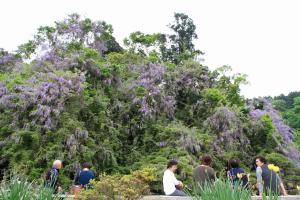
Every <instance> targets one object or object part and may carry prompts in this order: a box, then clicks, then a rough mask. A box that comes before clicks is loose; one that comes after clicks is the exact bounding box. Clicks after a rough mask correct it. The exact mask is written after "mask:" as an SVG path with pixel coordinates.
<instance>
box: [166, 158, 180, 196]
mask: <svg viewBox="0 0 300 200" xmlns="http://www.w3.org/2000/svg"><path fill="white" fill-rule="evenodd" d="M177 168H178V162H177V161H176V160H171V161H169V163H168V165H167V169H166V170H165V172H164V176H163V187H164V192H165V194H166V195H167V196H186V194H185V193H184V192H183V191H181V190H180V188H183V184H182V182H181V181H178V180H177V179H176V177H175V174H174V173H175V172H176V170H177Z"/></svg>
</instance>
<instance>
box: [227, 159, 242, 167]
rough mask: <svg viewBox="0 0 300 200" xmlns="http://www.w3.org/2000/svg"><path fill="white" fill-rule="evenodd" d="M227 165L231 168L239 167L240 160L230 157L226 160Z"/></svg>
mask: <svg viewBox="0 0 300 200" xmlns="http://www.w3.org/2000/svg"><path fill="white" fill-rule="evenodd" d="M228 167H229V168H230V169H231V168H238V167H240V161H239V160H238V159H236V158H231V159H230V160H229V161H228Z"/></svg>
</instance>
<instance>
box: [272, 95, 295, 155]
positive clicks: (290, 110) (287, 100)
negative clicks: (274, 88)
mask: <svg viewBox="0 0 300 200" xmlns="http://www.w3.org/2000/svg"><path fill="white" fill-rule="evenodd" d="M272 103H273V105H274V107H275V108H276V109H277V110H279V111H280V112H281V114H282V117H283V119H285V121H286V122H287V124H288V125H290V126H291V127H292V128H294V129H295V131H296V135H295V141H296V144H297V145H298V148H299V149H300V92H291V93H289V94H288V95H287V96H284V95H280V96H277V97H274V98H273V100H272Z"/></svg>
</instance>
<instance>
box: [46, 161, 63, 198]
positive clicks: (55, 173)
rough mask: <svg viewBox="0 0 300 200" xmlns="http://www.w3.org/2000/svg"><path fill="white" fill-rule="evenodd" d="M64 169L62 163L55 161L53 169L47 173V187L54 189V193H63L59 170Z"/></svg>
mask: <svg viewBox="0 0 300 200" xmlns="http://www.w3.org/2000/svg"><path fill="white" fill-rule="evenodd" d="M61 168H62V161H61V160H55V161H54V162H53V165H52V168H51V169H50V170H49V171H48V172H47V173H46V178H45V184H44V185H45V187H50V188H53V190H54V193H57V192H61V190H62V189H61V187H60V185H59V170H60V169H61Z"/></svg>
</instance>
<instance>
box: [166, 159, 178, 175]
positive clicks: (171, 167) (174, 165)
mask: <svg viewBox="0 0 300 200" xmlns="http://www.w3.org/2000/svg"><path fill="white" fill-rule="evenodd" d="M167 168H168V169H169V170H171V171H172V172H175V171H176V170H177V168H178V162H177V161H176V160H170V161H169V162H168V165H167Z"/></svg>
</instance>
